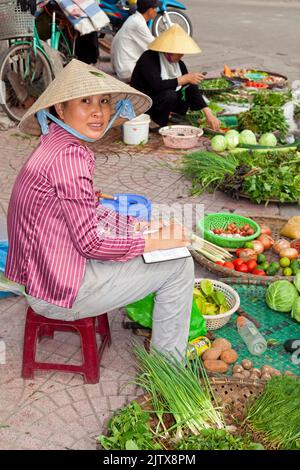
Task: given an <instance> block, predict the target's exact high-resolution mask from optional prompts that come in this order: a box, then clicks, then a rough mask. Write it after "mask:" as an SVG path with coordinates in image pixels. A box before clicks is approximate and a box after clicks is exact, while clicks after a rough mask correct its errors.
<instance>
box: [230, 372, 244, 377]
mask: <svg viewBox="0 0 300 470" xmlns="http://www.w3.org/2000/svg"><path fill="white" fill-rule="evenodd" d="M232 377H234V378H235V379H243V378H244V376H243V374H241V373H239V372H235V373H234V374H232Z"/></svg>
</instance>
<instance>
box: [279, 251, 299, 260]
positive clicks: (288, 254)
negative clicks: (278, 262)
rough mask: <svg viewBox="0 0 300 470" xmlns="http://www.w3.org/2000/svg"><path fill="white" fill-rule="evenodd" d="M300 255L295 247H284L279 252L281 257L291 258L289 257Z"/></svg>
mask: <svg viewBox="0 0 300 470" xmlns="http://www.w3.org/2000/svg"><path fill="white" fill-rule="evenodd" d="M298 255H299V253H298V251H297V250H295V248H284V249H283V250H281V251H280V253H279V256H280V258H289V259H294V258H298Z"/></svg>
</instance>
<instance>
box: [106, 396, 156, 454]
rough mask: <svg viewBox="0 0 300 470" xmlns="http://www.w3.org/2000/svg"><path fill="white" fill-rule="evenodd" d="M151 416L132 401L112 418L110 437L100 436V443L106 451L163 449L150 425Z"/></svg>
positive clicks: (109, 427) (109, 428)
mask: <svg viewBox="0 0 300 470" xmlns="http://www.w3.org/2000/svg"><path fill="white" fill-rule="evenodd" d="M149 416H150V413H149V412H147V411H144V410H142V408H141V407H140V405H139V404H138V403H137V402H136V401H132V402H131V403H130V404H129V405H128V406H126V407H125V408H123V409H121V410H119V411H118V412H117V414H116V415H115V416H113V417H112V419H111V420H110V422H109V424H108V436H105V435H100V436H99V437H98V441H99V442H100V444H101V445H102V447H103V448H104V449H105V450H157V449H162V447H161V445H160V444H159V443H158V442H156V441H155V436H154V434H153V432H152V431H151V429H150V426H149V424H148V423H149Z"/></svg>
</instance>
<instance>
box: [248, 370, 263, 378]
mask: <svg viewBox="0 0 300 470" xmlns="http://www.w3.org/2000/svg"><path fill="white" fill-rule="evenodd" d="M249 379H251V380H260V376H259V375H257V374H255V372H253V370H252V371H251V372H250V377H249Z"/></svg>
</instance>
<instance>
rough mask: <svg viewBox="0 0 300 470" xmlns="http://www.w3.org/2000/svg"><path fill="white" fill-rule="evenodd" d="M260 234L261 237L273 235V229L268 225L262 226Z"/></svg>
mask: <svg viewBox="0 0 300 470" xmlns="http://www.w3.org/2000/svg"><path fill="white" fill-rule="evenodd" d="M260 233H261V235H271V229H270V227H268V226H267V225H264V224H262V225H260Z"/></svg>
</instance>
